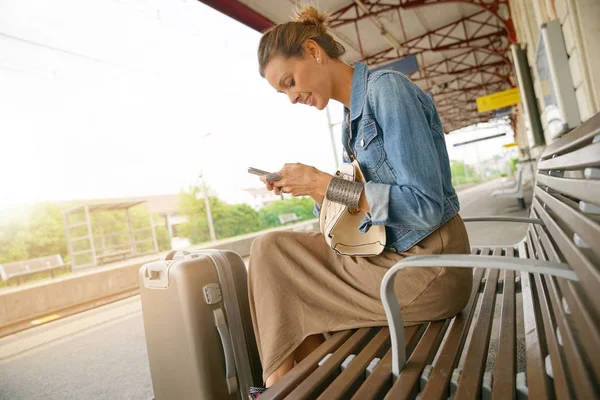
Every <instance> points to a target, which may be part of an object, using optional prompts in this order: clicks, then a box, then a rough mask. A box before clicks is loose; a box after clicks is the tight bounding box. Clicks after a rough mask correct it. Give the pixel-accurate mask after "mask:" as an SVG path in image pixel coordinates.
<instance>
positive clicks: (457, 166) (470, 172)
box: [450, 161, 481, 186]
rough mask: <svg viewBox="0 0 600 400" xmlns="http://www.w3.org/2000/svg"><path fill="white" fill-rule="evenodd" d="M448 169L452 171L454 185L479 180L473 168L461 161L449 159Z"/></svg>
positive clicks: (477, 181)
mask: <svg viewBox="0 0 600 400" xmlns="http://www.w3.org/2000/svg"><path fill="white" fill-rule="evenodd" d="M450 171H451V173H452V184H453V185H454V186H458V185H464V184H469V183H479V182H481V178H480V176H479V174H478V173H477V172H476V171H475V168H473V167H472V166H470V165H466V164H465V163H464V162H462V161H451V162H450Z"/></svg>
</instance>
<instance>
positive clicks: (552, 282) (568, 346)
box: [532, 227, 596, 399]
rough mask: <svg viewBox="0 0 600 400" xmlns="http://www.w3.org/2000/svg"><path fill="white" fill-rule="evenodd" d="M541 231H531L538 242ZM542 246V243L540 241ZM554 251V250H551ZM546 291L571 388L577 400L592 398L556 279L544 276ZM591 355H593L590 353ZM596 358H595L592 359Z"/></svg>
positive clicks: (546, 251) (549, 251)
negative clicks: (571, 383)
mask: <svg viewBox="0 0 600 400" xmlns="http://www.w3.org/2000/svg"><path fill="white" fill-rule="evenodd" d="M541 231H543V229H542V228H541V227H535V228H534V229H532V233H533V236H534V237H535V239H536V240H540V239H541V237H540V235H539V233H540V232H541ZM542 244H543V241H542ZM544 250H545V252H540V253H538V255H541V256H542V257H541V258H542V259H543V260H545V261H548V260H549V259H552V258H554V257H553V255H548V253H550V254H552V253H551V250H550V249H546V247H544ZM552 250H554V249H552ZM544 281H545V284H546V289H547V291H548V294H549V297H550V302H551V304H552V311H553V313H554V321H555V323H556V325H558V329H559V331H560V335H561V339H562V342H563V349H564V354H565V356H566V361H567V364H568V366H569V371H568V372H569V376H570V381H571V382H573V385H572V388H573V389H574V391H575V393H576V395H577V398H579V399H591V398H594V388H593V383H592V381H591V380H590V376H589V375H588V372H587V368H586V367H585V364H584V361H583V359H582V354H581V353H580V352H579V349H578V347H577V345H576V344H575V338H574V336H573V330H572V329H571V327H570V326H569V321H568V319H567V315H566V313H565V310H564V308H563V306H562V301H561V297H560V292H559V291H558V285H557V283H556V279H554V278H553V277H550V276H544ZM591 354H593V353H591ZM594 358H596V357H594Z"/></svg>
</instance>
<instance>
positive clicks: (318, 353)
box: [261, 330, 353, 400]
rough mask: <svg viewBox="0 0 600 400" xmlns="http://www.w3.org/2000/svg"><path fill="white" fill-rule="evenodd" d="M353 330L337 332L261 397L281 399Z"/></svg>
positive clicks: (274, 399) (267, 399) (343, 341)
mask: <svg viewBox="0 0 600 400" xmlns="http://www.w3.org/2000/svg"><path fill="white" fill-rule="evenodd" d="M352 333H353V331H351V330H347V331H340V332H335V333H334V334H333V335H331V337H330V338H329V339H327V340H326V341H325V342H324V343H323V344H321V346H319V347H318V348H317V349H316V350H315V351H313V352H312V353H310V354H309V355H308V356H306V358H304V360H302V361H300V362H299V363H298V364H297V365H296V366H295V367H294V368H293V369H292V370H291V371H290V372H288V373H287V374H285V375H284V376H283V378H281V380H280V381H279V382H277V384H275V385H274V386H272V387H270V388H269V390H268V391H266V392H265V393H264V394H263V395H262V396H261V397H264V399H265V400H276V399H277V400H279V399H283V398H285V396H286V395H287V394H288V393H289V392H291V391H292V389H293V388H295V387H296V386H297V385H298V384H299V383H300V382H302V380H303V379H304V378H306V377H307V376H308V375H310V373H311V372H313V371H314V370H315V369H317V366H318V364H319V361H321V360H322V359H323V357H325V356H326V355H327V354H329V353H333V352H334V351H336V350H337V349H338V348H339V347H340V346H341V345H342V344H344V343H345V342H346V340H348V338H350V336H352Z"/></svg>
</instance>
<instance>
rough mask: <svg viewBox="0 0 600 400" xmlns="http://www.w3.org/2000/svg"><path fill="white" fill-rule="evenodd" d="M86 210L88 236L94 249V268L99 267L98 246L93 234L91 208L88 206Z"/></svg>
mask: <svg viewBox="0 0 600 400" xmlns="http://www.w3.org/2000/svg"><path fill="white" fill-rule="evenodd" d="M84 209H85V223H86V224H87V231H88V236H89V239H90V246H91V249H92V264H93V265H94V266H96V265H98V258H97V257H96V245H95V244H94V234H93V232H92V221H91V220H90V208H89V207H88V206H87V204H86V206H85V207H84Z"/></svg>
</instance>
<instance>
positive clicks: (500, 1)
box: [400, 0, 517, 43]
mask: <svg viewBox="0 0 600 400" xmlns="http://www.w3.org/2000/svg"><path fill="white" fill-rule="evenodd" d="M400 3H401V5H400V7H402V8H405V9H409V8H416V7H424V6H432V5H439V4H449V3H467V4H470V5H473V6H477V7H481V8H483V9H484V10H485V11H487V12H489V13H490V14H492V15H493V16H494V17H496V18H497V19H498V21H499V22H500V23H502V24H503V25H504V28H505V29H506V32H507V33H508V39H509V40H510V42H511V43H516V42H517V33H516V30H515V26H514V23H513V20H512V16H511V13H510V3H509V0H489V1H485V2H483V1H479V2H477V3H475V2H473V0H400Z"/></svg>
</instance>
